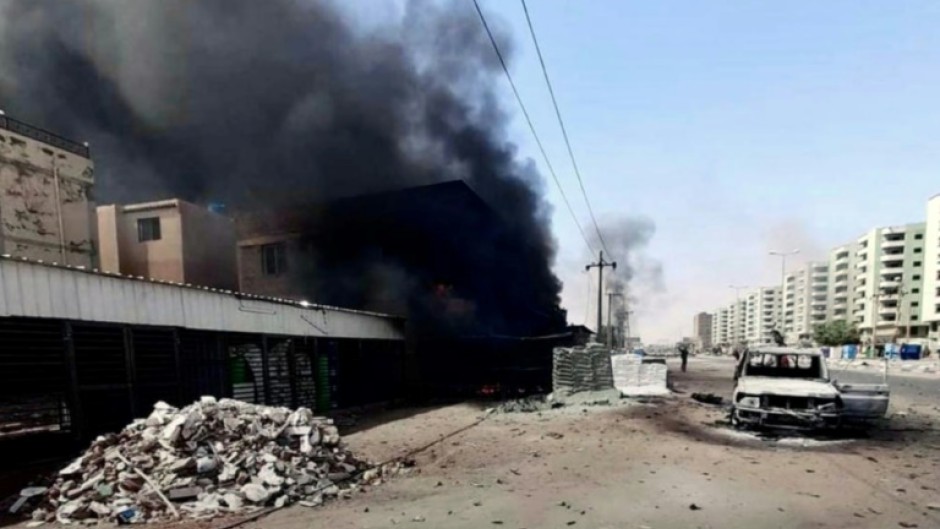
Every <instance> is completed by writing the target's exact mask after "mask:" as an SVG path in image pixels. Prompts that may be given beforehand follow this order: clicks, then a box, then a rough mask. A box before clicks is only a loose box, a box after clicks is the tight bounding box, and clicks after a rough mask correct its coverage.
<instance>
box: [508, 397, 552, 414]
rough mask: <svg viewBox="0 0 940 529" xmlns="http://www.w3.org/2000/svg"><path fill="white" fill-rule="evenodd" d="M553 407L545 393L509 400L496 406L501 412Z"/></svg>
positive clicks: (524, 411)
mask: <svg viewBox="0 0 940 529" xmlns="http://www.w3.org/2000/svg"><path fill="white" fill-rule="evenodd" d="M550 408H551V404H550V403H549V402H548V401H547V400H546V399H545V396H544V395H533V396H531V397H524V398H521V399H513V400H507V401H506V402H503V403H502V404H500V405H499V406H497V407H496V411H497V412H499V413H534V412H538V411H544V410H547V409H550Z"/></svg>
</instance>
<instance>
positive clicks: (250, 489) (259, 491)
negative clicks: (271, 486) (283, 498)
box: [241, 483, 270, 503]
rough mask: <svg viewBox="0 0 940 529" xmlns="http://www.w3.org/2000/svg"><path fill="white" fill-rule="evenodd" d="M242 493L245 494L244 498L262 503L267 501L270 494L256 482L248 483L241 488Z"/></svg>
mask: <svg viewBox="0 0 940 529" xmlns="http://www.w3.org/2000/svg"><path fill="white" fill-rule="evenodd" d="M241 493H242V495H244V496H245V499H246V500H248V501H250V502H252V503H264V502H265V501H267V499H268V497H269V496H270V494H269V493H268V490H267V489H265V488H264V486H262V485H258V484H256V483H248V484H246V485H245V486H243V487H242V489H241Z"/></svg>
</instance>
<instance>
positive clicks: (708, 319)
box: [692, 312, 714, 349]
mask: <svg viewBox="0 0 940 529" xmlns="http://www.w3.org/2000/svg"><path fill="white" fill-rule="evenodd" d="M713 319H714V318H713V317H712V315H711V314H709V313H707V312H699V313H698V314H696V315H695V317H694V318H692V336H693V339H694V341H695V345H696V346H697V347H698V348H699V349H710V348H711V347H712V343H713V342H712V320H713Z"/></svg>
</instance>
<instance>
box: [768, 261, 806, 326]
mask: <svg viewBox="0 0 940 529" xmlns="http://www.w3.org/2000/svg"><path fill="white" fill-rule="evenodd" d="M768 253H769V254H770V255H775V256H777V257H779V258H780V328H779V329H778V330H779V331H780V333H781V334H782V333H783V332H784V328H783V323H784V322H783V319H784V318H783V314H784V312H785V311H786V306H787V297H786V291H787V257H789V256H791V255H796V254H798V253H800V249H799V248H794V249H793V250H790V251H789V252H768Z"/></svg>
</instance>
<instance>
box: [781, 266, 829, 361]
mask: <svg viewBox="0 0 940 529" xmlns="http://www.w3.org/2000/svg"><path fill="white" fill-rule="evenodd" d="M828 296H829V264H828V263H825V262H812V263H807V264H806V265H804V266H802V267H801V268H800V269H798V270H796V271H794V272H791V273H789V274H787V275H786V279H785V282H784V293H783V298H784V304H783V334H784V337H785V339H786V341H787V343H798V342H799V341H801V340H807V339H810V338H812V336H813V329H814V328H815V326H816V325H819V324H821V323H825V322H826V316H827V307H828Z"/></svg>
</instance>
